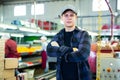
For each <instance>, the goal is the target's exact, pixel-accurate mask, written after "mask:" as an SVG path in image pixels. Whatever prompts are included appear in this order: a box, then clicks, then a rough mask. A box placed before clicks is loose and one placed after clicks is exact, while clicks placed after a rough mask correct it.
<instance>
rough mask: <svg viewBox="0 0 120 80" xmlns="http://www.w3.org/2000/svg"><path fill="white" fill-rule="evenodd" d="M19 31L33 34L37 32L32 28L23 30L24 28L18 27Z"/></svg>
mask: <svg viewBox="0 0 120 80" xmlns="http://www.w3.org/2000/svg"><path fill="white" fill-rule="evenodd" d="M19 30H21V31H27V32H34V33H36V32H37V30H36V29H32V28H25V27H19Z"/></svg>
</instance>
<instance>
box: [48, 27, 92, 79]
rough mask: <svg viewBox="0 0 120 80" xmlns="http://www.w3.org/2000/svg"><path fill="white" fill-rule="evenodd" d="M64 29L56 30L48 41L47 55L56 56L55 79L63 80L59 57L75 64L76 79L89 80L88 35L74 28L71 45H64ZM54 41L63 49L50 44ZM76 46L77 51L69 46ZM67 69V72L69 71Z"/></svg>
mask: <svg viewBox="0 0 120 80" xmlns="http://www.w3.org/2000/svg"><path fill="white" fill-rule="evenodd" d="M64 31H65V29H62V30H61V31H60V32H58V33H57V34H56V35H55V36H54V37H53V39H52V40H51V41H50V42H49V43H48V46H47V53H48V56H51V57H57V80H63V78H62V73H61V68H60V66H61V65H60V64H61V59H63V58H64V60H65V61H66V62H73V63H75V64H76V65H77V70H78V72H77V74H78V80H91V76H90V69H89V65H88V57H89V54H90V36H89V34H88V32H86V31H83V30H80V29H78V28H77V27H76V28H75V30H74V32H73V36H72V39H71V44H70V45H71V47H67V46H65V45H64ZM52 41H56V42H57V43H58V44H59V46H60V47H64V50H61V51H60V47H57V46H52V45H51V42H52ZM73 47H76V48H78V51H75V52H73V51H71V52H69V53H67V51H69V50H70V48H73ZM70 71H71V70H69V71H68V72H70Z"/></svg>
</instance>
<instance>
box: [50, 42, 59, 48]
mask: <svg viewBox="0 0 120 80" xmlns="http://www.w3.org/2000/svg"><path fill="white" fill-rule="evenodd" d="M51 45H52V46H57V47H59V44H58V43H57V42H56V41H52V42H51Z"/></svg>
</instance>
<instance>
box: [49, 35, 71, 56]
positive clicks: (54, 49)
mask: <svg viewBox="0 0 120 80" xmlns="http://www.w3.org/2000/svg"><path fill="white" fill-rule="evenodd" d="M52 41H56V42H57V43H58V44H59V45H60V43H59V36H58V35H55V36H54V38H53V39H52V40H51V41H50V42H49V43H48V45H47V54H48V56H50V57H62V56H63V55H64V54H65V53H66V52H67V51H69V50H70V48H69V47H66V46H64V45H60V46H59V47H58V46H52V45H51V42H52Z"/></svg>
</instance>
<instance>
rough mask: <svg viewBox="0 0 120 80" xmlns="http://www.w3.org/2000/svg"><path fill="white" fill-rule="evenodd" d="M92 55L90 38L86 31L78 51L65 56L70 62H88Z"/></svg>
mask: <svg viewBox="0 0 120 80" xmlns="http://www.w3.org/2000/svg"><path fill="white" fill-rule="evenodd" d="M89 54H90V36H89V34H88V33H87V32H86V31H84V32H83V34H82V35H81V39H80V42H79V45H78V51H75V52H70V53H67V54H66V55H65V57H66V61H68V62H80V61H84V60H87V59H88V57H89Z"/></svg>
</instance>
